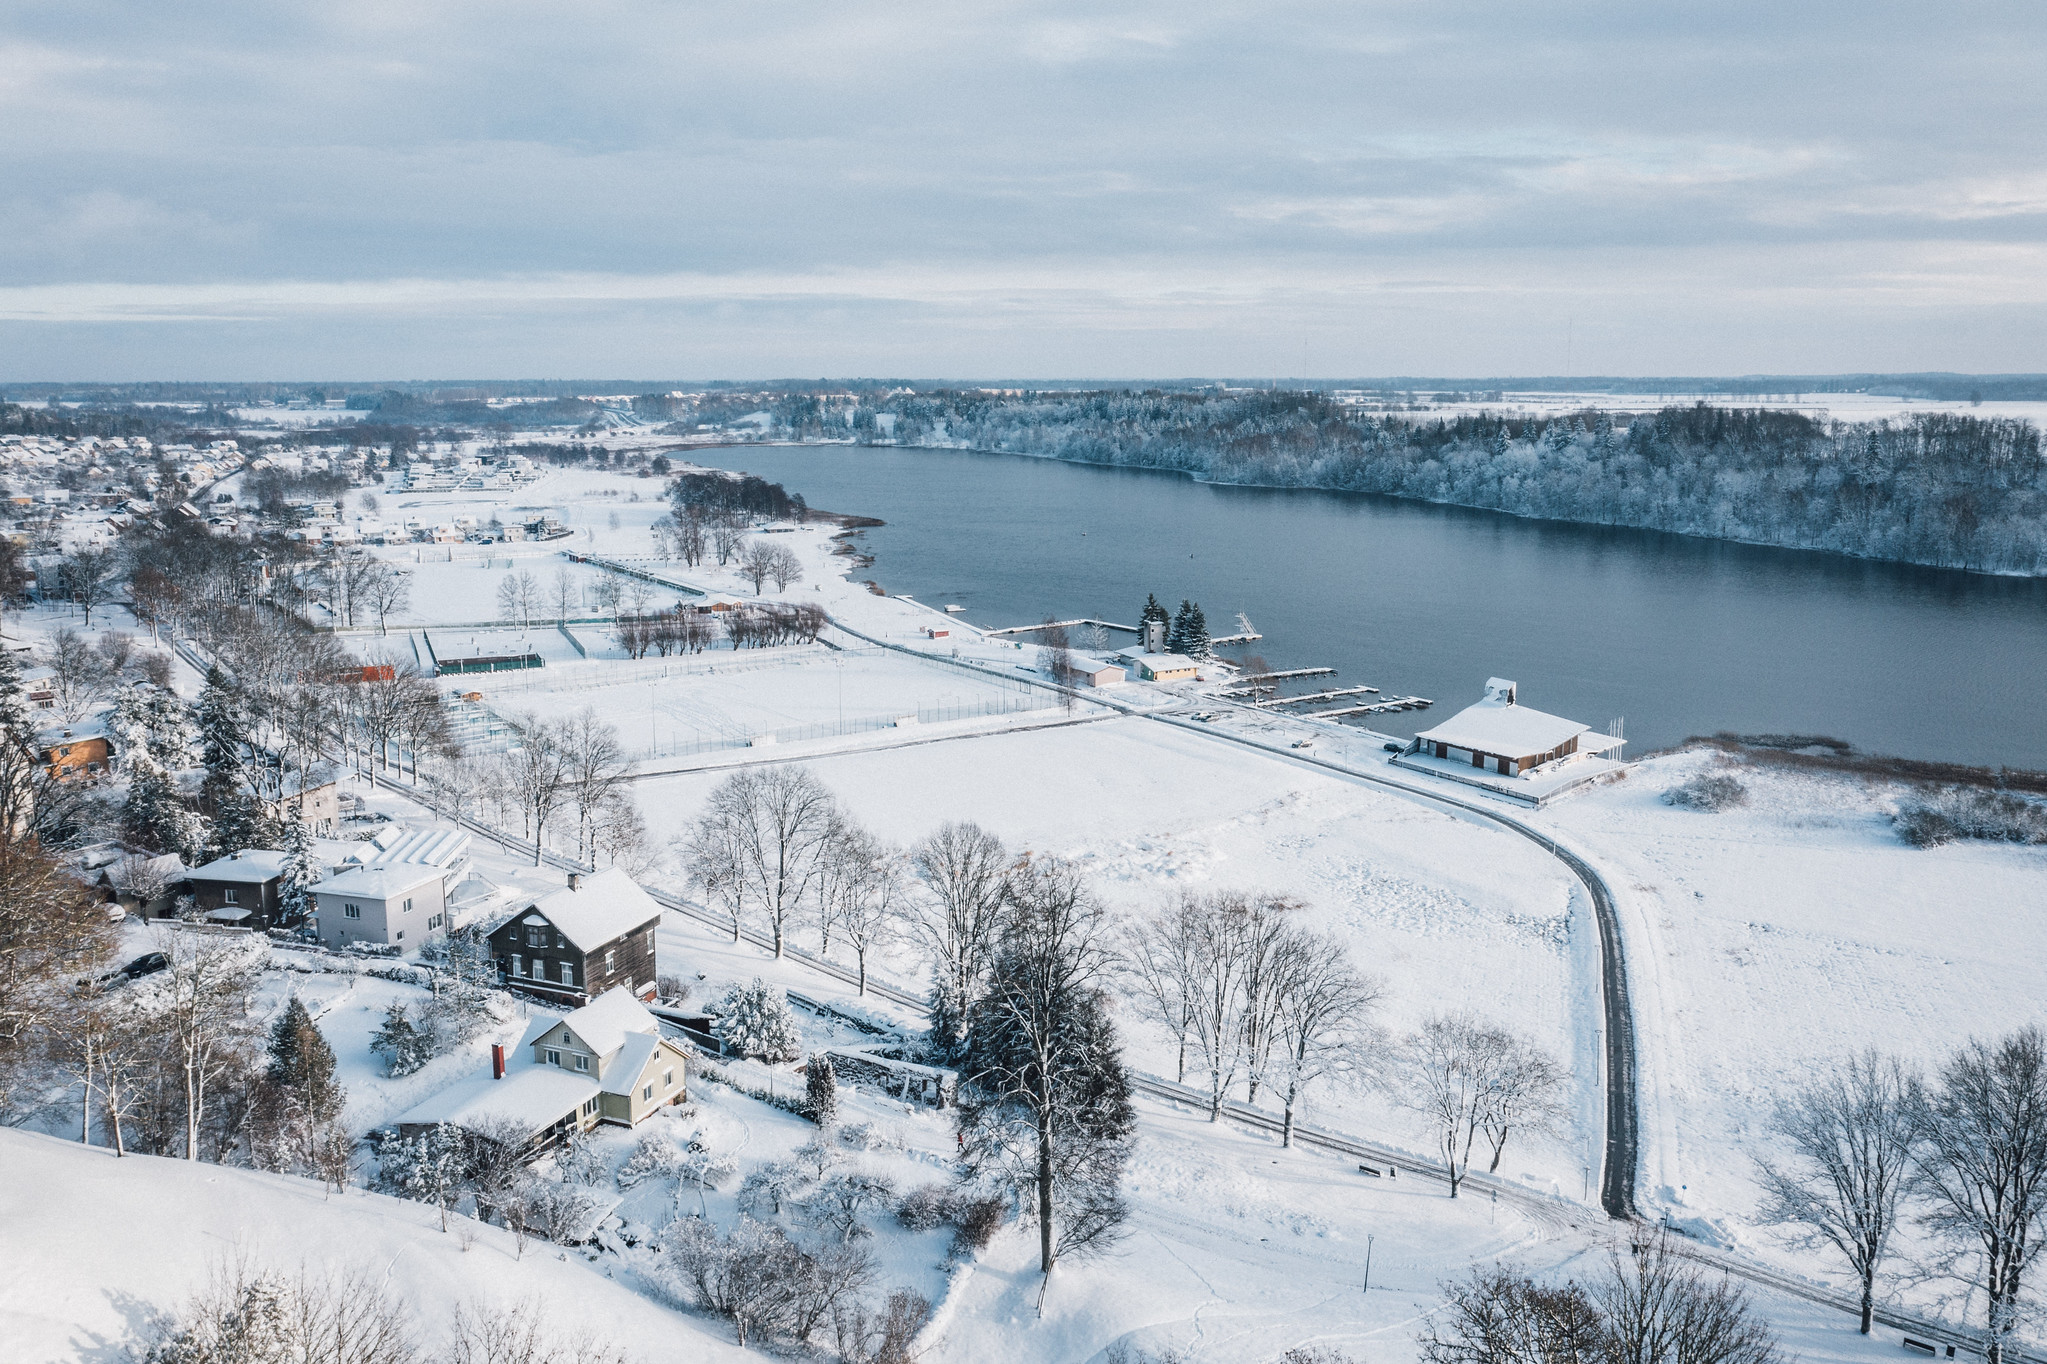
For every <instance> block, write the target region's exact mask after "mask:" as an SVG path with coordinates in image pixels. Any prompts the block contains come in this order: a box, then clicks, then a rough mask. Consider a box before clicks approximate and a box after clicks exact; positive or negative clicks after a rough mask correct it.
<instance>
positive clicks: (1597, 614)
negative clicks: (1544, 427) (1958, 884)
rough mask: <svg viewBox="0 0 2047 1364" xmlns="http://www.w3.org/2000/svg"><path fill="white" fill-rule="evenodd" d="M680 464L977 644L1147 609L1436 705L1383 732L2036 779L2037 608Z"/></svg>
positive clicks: (1001, 480) (1386, 506)
mask: <svg viewBox="0 0 2047 1364" xmlns="http://www.w3.org/2000/svg"><path fill="white" fill-rule="evenodd" d="M696 457H697V458H700V459H703V460H704V461H705V462H708V463H713V464H717V465H721V466H723V467H727V468H733V469H743V470H746V471H747V472H750V473H755V474H759V475H761V476H762V477H764V478H767V479H770V480H773V481H775V482H779V483H782V484H784V485H785V486H786V487H788V489H789V490H790V491H791V492H798V493H801V494H803V496H804V497H805V499H807V500H808V501H809V502H810V503H811V504H812V505H813V506H817V507H822V508H828V509H830V510H832V511H835V512H849V513H857V514H861V515H866V516H874V517H879V518H881V519H882V520H884V521H886V522H887V523H888V524H887V525H886V526H884V527H881V528H878V529H871V530H868V531H865V532H864V533H863V536H862V540H863V543H864V546H865V547H866V549H867V550H868V552H870V553H872V554H873V555H874V559H875V562H874V566H873V568H872V569H871V570H869V574H870V575H871V576H872V577H874V578H875V579H876V580H877V581H879V582H880V583H881V584H882V586H883V587H885V588H886V589H887V590H888V591H890V592H892V593H907V594H909V595H911V596H914V597H916V598H917V599H918V600H920V601H924V602H927V603H930V604H932V605H943V604H945V603H948V602H958V603H961V604H962V605H964V606H966V607H967V612H966V617H967V619H968V620H971V621H973V622H974V623H976V624H979V625H983V626H1004V625H1022V624H1026V623H1028V622H1031V621H1036V620H1042V619H1044V618H1045V617H1046V616H1047V615H1048V614H1049V615H1052V616H1055V617H1058V618H1060V619H1067V618H1071V617H1077V616H1091V617H1096V618H1100V619H1105V620H1112V621H1119V622H1123V623H1126V624H1134V623H1135V622H1136V620H1137V617H1138V613H1139V611H1140V610H1141V608H1142V607H1143V605H1144V599H1145V594H1146V593H1147V592H1154V593H1157V594H1158V599H1159V600H1160V601H1161V602H1162V603H1164V604H1165V605H1166V606H1167V607H1168V608H1169V609H1177V608H1178V606H1179V603H1180V601H1181V599H1182V598H1190V599H1192V600H1194V601H1197V602H1199V603H1200V604H1201V606H1202V608H1203V610H1204V611H1205V613H1206V615H1207V618H1208V625H1209V630H1210V632H1211V633H1212V634H1216V635H1225V634H1233V633H1235V632H1236V626H1235V624H1234V620H1235V617H1236V614H1237V613H1238V612H1243V613H1245V614H1246V615H1248V616H1249V617H1250V618H1251V621H1252V623H1253V624H1254V625H1255V626H1256V627H1257V629H1258V630H1259V631H1260V632H1261V633H1263V634H1264V636H1265V639H1264V640H1263V642H1262V643H1259V644H1256V645H1253V646H1250V647H1251V648H1253V649H1255V650H1256V651H1257V652H1258V653H1259V654H1261V655H1262V656H1263V657H1264V658H1265V659H1266V660H1268V662H1270V663H1271V664H1272V666H1274V667H1276V668H1293V667H1314V666H1333V667H1335V668H1337V669H1338V670H1339V675H1338V678H1337V680H1336V681H1335V682H1334V683H1333V684H1331V685H1335V686H1345V685H1351V686H1355V685H1359V684H1365V685H1370V686H1375V687H1379V688H1382V689H1383V690H1384V691H1385V692H1386V693H1387V694H1389V695H1392V694H1395V693H1400V694H1415V695H1421V696H1427V697H1431V698H1433V699H1434V700H1435V701H1436V703H1437V704H1436V706H1435V708H1434V709H1432V710H1428V711H1422V712H1418V713H1413V714H1407V715H1394V716H1377V717H1373V718H1372V719H1371V720H1370V721H1369V722H1368V723H1370V724H1371V725H1372V727H1374V728H1377V729H1382V730H1386V731H1389V732H1392V733H1397V734H1409V733H1412V732H1414V730H1416V729H1420V728H1426V727H1427V726H1428V725H1429V724H1430V723H1432V722H1433V721H1434V720H1436V719H1438V718H1440V717H1442V716H1444V715H1447V714H1449V713H1451V712H1452V711H1454V710H1455V709H1456V708H1458V707H1461V706H1463V705H1465V704H1467V703H1469V702H1471V701H1475V700H1477V699H1478V696H1479V692H1480V688H1481V687H1482V686H1483V684H1484V683H1485V680H1486V678H1487V677H1489V676H1499V677H1510V678H1514V679H1516V680H1517V681H1519V682H1520V684H1521V693H1520V694H1521V700H1522V701H1523V702H1524V703H1525V704H1528V705H1532V706H1536V707H1539V708H1540V709H1543V710H1548V711H1554V712H1556V713H1557V714H1561V715H1568V716H1570V717H1572V718H1574V719H1577V720H1581V721H1585V722H1587V723H1590V724H1591V725H1593V726H1594V727H1595V728H1604V727H1605V725H1606V722H1607V721H1608V720H1610V719H1612V718H1614V717H1616V716H1621V717H1625V718H1626V722H1627V730H1626V733H1627V737H1628V740H1629V751H1630V752H1632V753H1641V752H1643V751H1646V750H1647V749H1650V748H1657V747H1662V746H1665V745H1669V744H1673V743H1676V742H1678V741H1679V740H1681V739H1683V738H1685V737H1686V736H1687V735H1692V734H1710V733H1714V732H1716V731H1720V730H1730V731H1734V732H1737V733H1798V734H1816V735H1831V736H1834V737H1836V738H1840V739H1845V740H1847V741H1848V742H1850V743H1852V744H1854V745H1855V746H1856V747H1858V748H1861V749H1864V750H1866V751H1870V752H1876V753H1890V754H1898V755H1902V756H1906V757H1913V758H1929V759H1941V760H1947V761H1955V762H1968V763H1982V764H1990V765H1998V764H2002V765H2006V766H2012V767H2029V768H2043V769H2047V715H2043V706H2042V702H2043V700H2047V583H2043V582H2036V581H2021V580H2011V579H2000V578H1987V577H1981V576H1977V575H1972V574H1965V573H1953V572H1947V571H1943V570H1937V569H1923V568H1913V567H1907V566H1903V565H1896V564H1878V563H1868V562H1863V561H1860V560H1854V559H1845V558H1838V557H1835V556H1831V555H1824V554H1809V553H1804V552H1800V551H1795V550H1777V549H1764V548H1758V547H1755V546H1749V545H1733V544H1724V543H1720V542H1717V541H1711V540H1697V539H1691V538H1688V537H1685V536H1678V535H1665V534H1660V533H1656V532H1649V531H1628V530H1610V529H1604V528H1598V527H1586V526H1574V525H1566V524H1561V523H1556V522H1546V521H1525V520H1519V519H1516V518H1514V517H1509V516H1502V515H1498V514H1495V513H1491V512H1481V511H1471V510H1466V509H1462V508H1456V507H1435V506H1428V505H1424V504H1417V503H1412V502H1403V501H1399V500H1397V499H1393V498H1384V497H1374V496H1370V495H1365V494H1352V493H1329V492H1310V491H1297V490H1270V489H1252V488H1230V487H1216V486H1213V485H1210V484H1202V483H1196V482H1194V481H1192V480H1191V479H1187V478H1184V477H1181V476H1179V475H1174V474H1164V473H1153V472H1143V471H1135V470H1121V469H1103V468H1095V467H1091V466H1085V465H1074V464H1065V463H1060V462H1056V461H1052V460H1040V459H1029V458H1024V457H1020V456H1012V455H989V454H974V453H967V452H964V451H946V450H911V449H894V448H868V449H861V448H852V447H846V446H795V447H780V446H766V447H758V448H752V449H717V450H707V451H703V452H700V453H698V454H697V456H696ZM1113 638H1114V639H1115V640H1116V641H1117V642H1118V643H1122V642H1125V641H1127V640H1128V639H1129V638H1130V637H1129V636H1127V635H1116V636H1114V637H1113Z"/></svg>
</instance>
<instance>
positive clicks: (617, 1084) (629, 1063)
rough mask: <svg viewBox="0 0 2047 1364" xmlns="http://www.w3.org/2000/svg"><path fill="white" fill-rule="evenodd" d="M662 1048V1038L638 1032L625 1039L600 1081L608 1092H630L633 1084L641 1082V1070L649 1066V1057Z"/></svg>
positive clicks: (605, 1068)
mask: <svg viewBox="0 0 2047 1364" xmlns="http://www.w3.org/2000/svg"><path fill="white" fill-rule="evenodd" d="M660 1049H661V1039H660V1038H659V1037H658V1036H653V1035H650V1034H648V1033H643V1032H636V1033H633V1034H632V1035H631V1036H629V1037H627V1038H626V1040H625V1045H624V1046H623V1047H621V1048H619V1053H618V1055H617V1056H616V1057H614V1058H612V1061H611V1063H610V1064H609V1065H607V1066H605V1067H604V1079H603V1080H601V1081H599V1083H600V1084H601V1085H603V1087H604V1092H605V1093H607V1094H630V1093H632V1092H633V1086H634V1085H636V1084H638V1083H639V1082H640V1072H641V1071H643V1070H645V1069H646V1068H647V1058H648V1057H650V1056H652V1055H653V1054H654V1053H655V1052H657V1051H659V1050H660Z"/></svg>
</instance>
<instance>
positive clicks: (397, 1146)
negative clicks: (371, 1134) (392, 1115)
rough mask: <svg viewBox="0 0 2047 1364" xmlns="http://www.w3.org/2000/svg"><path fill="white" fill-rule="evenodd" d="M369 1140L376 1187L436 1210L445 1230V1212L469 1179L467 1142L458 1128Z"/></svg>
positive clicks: (459, 1197)
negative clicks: (374, 1154)
mask: <svg viewBox="0 0 2047 1364" xmlns="http://www.w3.org/2000/svg"><path fill="white" fill-rule="evenodd" d="M373 1140H374V1142H375V1144H376V1152H377V1183H378V1184H379V1186H380V1187H382V1188H383V1189H384V1191H385V1192H387V1193H394V1194H397V1195H398V1196H399V1197H400V1198H411V1199H416V1200H417V1201H419V1202H421V1203H431V1204H433V1205H434V1206H436V1207H438V1208H439V1209H440V1210H441V1226H442V1230H446V1229H447V1220H448V1210H449V1209H451V1208H453V1207H454V1206H455V1204H457V1203H459V1202H460V1201H461V1200H462V1194H463V1191H464V1185H465V1184H466V1183H467V1180H468V1176H469V1151H468V1139H467V1138H466V1137H464V1136H463V1134H462V1129H461V1128H459V1127H454V1126H451V1125H450V1124H447V1123H436V1124H435V1125H434V1126H432V1127H429V1128H427V1129H426V1130H425V1131H423V1132H421V1133H419V1134H418V1135H417V1136H411V1137H407V1136H402V1135H400V1134H399V1133H397V1132H395V1131H386V1132H383V1133H380V1134H378V1136H376V1137H375V1138H373Z"/></svg>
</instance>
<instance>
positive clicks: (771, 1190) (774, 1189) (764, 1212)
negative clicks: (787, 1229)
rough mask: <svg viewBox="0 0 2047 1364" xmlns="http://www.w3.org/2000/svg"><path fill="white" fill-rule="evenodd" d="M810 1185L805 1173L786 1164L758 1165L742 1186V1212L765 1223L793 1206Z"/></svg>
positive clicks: (740, 1203) (740, 1202) (782, 1161)
mask: <svg viewBox="0 0 2047 1364" xmlns="http://www.w3.org/2000/svg"><path fill="white" fill-rule="evenodd" d="M809 1182H810V1181H809V1180H808V1179H807V1178H805V1176H804V1174H803V1171H801V1170H799V1169H797V1168H796V1167H795V1166H794V1165H792V1164H790V1163H789V1162H788V1161H786V1160H771V1161H769V1162H768V1163H767V1164H765V1165H757V1166H755V1167H754V1168H753V1170H752V1171H751V1172H749V1173H748V1174H747V1176H746V1182H745V1183H743V1184H741V1185H740V1186H739V1210H740V1211H741V1212H743V1213H746V1214H747V1215H749V1216H751V1217H756V1218H759V1219H760V1220H762V1221H766V1220H767V1219H768V1218H770V1217H773V1216H776V1215H778V1214H779V1213H780V1212H781V1211H782V1205H783V1204H784V1203H789V1202H793V1201H794V1200H795V1198H796V1196H797V1194H799V1193H800V1192H802V1190H803V1188H804V1186H805V1185H807V1184H808V1183H809Z"/></svg>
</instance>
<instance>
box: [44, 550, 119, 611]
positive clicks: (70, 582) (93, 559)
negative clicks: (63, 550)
mask: <svg viewBox="0 0 2047 1364" xmlns="http://www.w3.org/2000/svg"><path fill="white" fill-rule="evenodd" d="M57 571H58V574H59V575H60V581H62V583H63V584H64V595H65V596H66V597H69V598H70V599H71V600H72V601H74V602H76V603H78V609H79V610H80V611H82V612H84V613H85V624H86V627H87V628H88V629H90V628H91V626H92V611H93V608H94V607H96V606H104V605H105V604H106V603H108V602H110V601H112V600H113V599H114V589H115V587H116V586H118V585H119V577H118V574H117V573H116V571H115V562H114V555H113V552H112V551H111V550H105V549H94V548H92V547H90V546H82V547H80V548H78V549H74V550H72V551H71V552H70V553H69V554H66V555H65V556H64V558H63V560H62V561H61V562H60V563H59V565H58V569H57Z"/></svg>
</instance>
